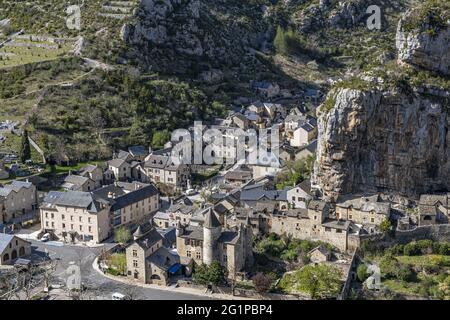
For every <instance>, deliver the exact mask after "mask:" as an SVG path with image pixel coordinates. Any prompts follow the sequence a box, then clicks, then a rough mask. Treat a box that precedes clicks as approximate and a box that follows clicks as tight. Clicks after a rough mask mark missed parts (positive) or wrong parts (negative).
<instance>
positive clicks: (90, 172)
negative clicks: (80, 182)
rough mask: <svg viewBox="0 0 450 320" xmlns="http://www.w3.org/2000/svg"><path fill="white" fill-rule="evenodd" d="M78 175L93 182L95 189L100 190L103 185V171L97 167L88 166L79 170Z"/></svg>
mask: <svg viewBox="0 0 450 320" xmlns="http://www.w3.org/2000/svg"><path fill="white" fill-rule="evenodd" d="M78 175H80V176H82V177H86V178H89V179H91V180H93V181H94V183H95V188H100V187H101V186H102V185H103V170H102V169H101V168H100V167H99V166H97V165H91V164H89V165H87V166H85V167H83V168H81V169H80V170H79V172H78Z"/></svg>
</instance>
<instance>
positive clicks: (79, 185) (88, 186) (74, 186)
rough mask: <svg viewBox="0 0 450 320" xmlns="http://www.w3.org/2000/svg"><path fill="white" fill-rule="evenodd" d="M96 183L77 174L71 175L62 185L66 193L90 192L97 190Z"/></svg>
mask: <svg viewBox="0 0 450 320" xmlns="http://www.w3.org/2000/svg"><path fill="white" fill-rule="evenodd" d="M95 186H96V184H95V181H94V180H92V179H90V178H87V177H83V176H78V175H75V174H69V175H68V176H67V177H66V178H65V179H64V183H63V185H62V188H63V189H64V190H66V191H83V192H89V191H94V190H95Z"/></svg>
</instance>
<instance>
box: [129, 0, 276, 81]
mask: <svg viewBox="0 0 450 320" xmlns="http://www.w3.org/2000/svg"><path fill="white" fill-rule="evenodd" d="M240 6H241V7H239V8H237V7H234V6H233V5H232V4H229V3H228V2H227V3H222V2H220V1H214V0H141V3H140V6H139V8H138V9H137V10H135V14H134V17H133V18H132V19H131V21H130V22H129V23H127V24H125V25H124V26H123V27H122V29H121V32H120V36H121V39H122V40H123V41H124V42H125V43H127V44H128V45H129V47H130V48H132V49H133V50H130V51H129V52H128V55H129V56H128V57H126V58H127V60H130V59H133V60H135V61H138V62H139V64H140V65H141V66H147V67H148V68H152V69H153V70H158V71H165V72H168V73H184V72H193V71H195V69H198V64H199V63H200V64H201V63H202V62H204V63H205V64H207V63H209V64H210V65H211V64H212V65H216V66H217V65H223V64H225V65H231V64H239V63H240V62H241V61H242V57H243V56H244V55H245V54H246V53H247V52H248V48H249V47H257V46H258V45H259V44H260V43H261V40H262V38H263V36H264V33H265V30H266V29H267V26H266V25H265V23H264V19H263V10H262V9H261V8H260V7H258V6H257V5H255V4H250V3H246V4H240ZM239 10H241V11H242V13H240V12H239ZM247 11H248V12H247ZM244 13H245V14H244ZM241 14H242V17H244V16H245V19H240V17H241ZM194 65H195V66H196V68H194V67H193V66H194Z"/></svg>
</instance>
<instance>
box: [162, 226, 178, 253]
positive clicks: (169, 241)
mask: <svg viewBox="0 0 450 320" xmlns="http://www.w3.org/2000/svg"><path fill="white" fill-rule="evenodd" d="M158 232H159V234H160V235H161V236H162V237H163V238H164V239H163V246H165V247H168V248H170V247H171V246H172V245H173V244H174V243H175V242H176V241H177V235H176V228H175V227H169V228H166V229H164V230H158Z"/></svg>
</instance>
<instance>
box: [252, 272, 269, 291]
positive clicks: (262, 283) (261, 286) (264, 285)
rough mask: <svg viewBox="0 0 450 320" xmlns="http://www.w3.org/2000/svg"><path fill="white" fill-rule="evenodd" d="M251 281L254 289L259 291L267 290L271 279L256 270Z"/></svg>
mask: <svg viewBox="0 0 450 320" xmlns="http://www.w3.org/2000/svg"><path fill="white" fill-rule="evenodd" d="M252 282H253V285H254V286H255V289H256V291H257V292H259V293H262V292H267V291H268V290H269V289H270V287H271V285H272V280H271V279H270V278H269V277H268V276H266V275H265V274H264V273H262V272H258V273H257V274H256V275H255V276H254V277H253V278H252Z"/></svg>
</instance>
